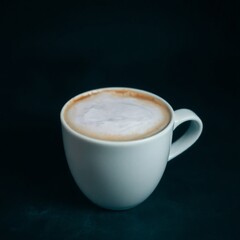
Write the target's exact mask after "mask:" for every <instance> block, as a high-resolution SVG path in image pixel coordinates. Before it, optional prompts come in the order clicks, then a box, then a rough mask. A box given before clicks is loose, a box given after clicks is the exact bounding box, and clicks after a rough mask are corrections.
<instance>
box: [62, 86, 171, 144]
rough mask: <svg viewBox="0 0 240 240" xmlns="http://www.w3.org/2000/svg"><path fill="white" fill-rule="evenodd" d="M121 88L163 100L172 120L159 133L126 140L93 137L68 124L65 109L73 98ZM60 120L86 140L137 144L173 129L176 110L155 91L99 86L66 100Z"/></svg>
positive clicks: (75, 134) (72, 131) (66, 127)
mask: <svg viewBox="0 0 240 240" xmlns="http://www.w3.org/2000/svg"><path fill="white" fill-rule="evenodd" d="M120 89H123V90H129V91H135V92H138V93H142V94H146V95H149V96H152V97H154V98H157V99H159V100H160V101H162V102H163V103H164V104H165V105H166V106H167V107H168V109H169V110H170V114H171V116H170V121H169V123H168V124H167V125H166V127H164V128H163V129H162V130H160V131H159V132H157V133H155V134H153V135H151V136H148V137H144V138H141V139H134V140H124V141H122V140H121V141H116V140H114V141H112V140H103V139H98V138H93V137H90V136H87V135H84V134H82V133H79V132H77V131H75V130H74V129H73V128H71V127H70V126H69V125H68V124H67V122H66V121H65V118H64V113H65V110H66V108H67V106H68V105H69V104H70V102H72V100H74V99H77V98H79V97H80V96H82V95H87V94H89V93H93V92H99V91H104V90H120ZM60 121H61V124H62V127H64V128H65V129H66V130H67V131H68V132H70V133H71V134H73V135H74V136H76V137H78V138H81V139H84V140H85V141H88V142H92V143H97V144H104V145H106V144H109V145H129V144H135V143H140V142H147V141H150V140H151V139H154V138H156V137H159V136H160V135H163V134H165V133H166V132H167V131H169V129H172V126H173V122H174V111H173V109H172V107H171V105H170V104H169V103H168V102H167V101H166V100H165V99H163V98H161V97H160V96H158V95H156V94H154V93H151V92H148V91H146V90H142V89H137V88H130V87H104V88H97V89H93V90H88V91H85V92H82V93H79V94H77V95H75V96H74V97H72V98H70V99H69V100H68V101H67V102H65V104H64V105H63V107H62V109H61V111H60Z"/></svg>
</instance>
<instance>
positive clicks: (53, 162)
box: [0, 0, 240, 240]
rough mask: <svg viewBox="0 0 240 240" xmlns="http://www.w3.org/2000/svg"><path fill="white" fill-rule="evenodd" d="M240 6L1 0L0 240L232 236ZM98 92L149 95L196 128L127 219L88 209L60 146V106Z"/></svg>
mask: <svg viewBox="0 0 240 240" xmlns="http://www.w3.org/2000/svg"><path fill="white" fill-rule="evenodd" d="M192 2H194V3H192ZM239 9H240V8H239V3H237V1H228V2H227V1H226V2H224V1H217V0H216V1H210V2H209V1H205V2H204V1H181V2H180V1H177V0H172V1H166V2H162V3H159V2H158V4H156V3H151V2H150V1H144V2H142V1H137V2H135V3H129V2H128V1H122V2H121V3H118V2H117V1H112V2H110V1H77V2H76V3H71V2H69V1H67V2H59V1H58V2H55V3H49V2H46V3H44V2H43V1H19V2H18V3H17V2H11V1H6V3H5V4H3V6H2V7H0V16H1V18H0V19H1V26H2V27H1V38H0V41H1V45H0V50H1V54H0V57H1V67H0V69H1V71H0V78H1V92H0V94H1V95H0V100H1V116H0V134H1V158H0V161H1V162H0V163H1V167H0V187H1V195H0V239H1V240H5V239H36V240H38V239H44V240H46V239H132V240H134V239H205V240H207V239H218V240H219V239H239V214H240V211H239V210H240V209H239V208H240V207H239V202H240V179H239V167H240V164H239V161H240V157H239V101H238V100H239V88H238V87H237V81H239V79H240V71H239V66H240V62H239V29H240V25H239V17H238V15H239ZM106 86H127V87H135V88H140V89H144V90H147V91H150V92H153V93H156V94H158V95H160V96H162V97H163V98H165V99H166V100H167V101H168V102H169V103H170V104H171V105H172V106H173V108H174V109H178V108H182V107H186V108H190V109H192V110H193V111H195V112H196V113H197V114H198V115H199V116H200V117H201V118H202V120H203V123H204V131H203V134H202V136H201V138H200V139H199V141H198V142H197V143H196V144H195V145H194V146H193V147H191V148H190V149H189V150H188V151H186V152H185V153H184V154H182V155H180V156H179V157H177V158H176V159H175V160H173V161H172V162H170V163H169V164H168V166H167V169H166V172H165V174H164V176H163V178H162V180H161V182H160V184H159V185H158V187H157V188H156V190H155V192H154V193H153V194H152V195H151V196H150V197H149V198H148V199H147V200H146V201H145V202H144V203H142V204H141V205H139V206H138V207H136V208H134V209H132V210H129V211H118V212H113V211H107V210H104V209H101V208H99V207H97V206H95V205H93V204H92V203H90V202H89V201H88V200H87V199H86V198H85V197H84V196H83V195H82V193H81V192H80V191H79V189H78V188H77V186H76V185H75V183H74V181H73V179H72V177H71V174H70V172H69V170H68V166H67V163H66V159H65V156H64V151H63V146H62V139H61V131H60V121H59V112H60V109H61V107H62V105H63V104H64V103H65V102H66V101H67V100H68V99H69V98H71V97H72V96H74V95H76V94H78V93H80V92H83V91H86V90H90V89H95V88H99V87H106Z"/></svg>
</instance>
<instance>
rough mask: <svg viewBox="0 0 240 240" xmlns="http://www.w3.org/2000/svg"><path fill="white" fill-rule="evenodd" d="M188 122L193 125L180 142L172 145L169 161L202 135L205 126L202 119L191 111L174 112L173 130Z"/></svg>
mask: <svg viewBox="0 0 240 240" xmlns="http://www.w3.org/2000/svg"><path fill="white" fill-rule="evenodd" d="M186 121H191V124H190V126H189V128H188V129H187V131H186V132H185V133H184V134H183V135H182V136H181V137H180V138H179V139H178V140H176V141H175V142H174V143H172V146H171V149H170V154H169V159H168V161H170V160H172V159H173V158H175V157H176V156H178V155H179V154H181V153H182V152H184V151H185V150H187V149H188V148H189V147H190V146H191V145H192V144H193V143H195V142H196V140H197V139H198V138H199V136H200V135H201V133H202V129H203V124H202V121H201V119H200V118H199V117H198V116H197V115H196V114H195V113H194V112H193V111H191V110H189V109H179V110H176V111H175V112H174V128H173V130H174V129H175V128H176V127H178V126H179V125H180V124H182V123H184V122H186Z"/></svg>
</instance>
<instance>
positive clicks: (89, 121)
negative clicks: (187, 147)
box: [65, 90, 170, 141]
mask: <svg viewBox="0 0 240 240" xmlns="http://www.w3.org/2000/svg"><path fill="white" fill-rule="evenodd" d="M65 120H66V122H67V123H68V125H69V126H70V127H71V128H72V129H74V130H75V131H77V132H79V133H82V134H84V135H86V136H89V137H93V138H96V139H102V140H110V141H129V140H136V139H142V138H145V137H148V136H151V135H153V134H155V133H157V132H159V131H161V130H162V129H163V128H165V127H166V126H167V124H168V123H169V121H170V112H169V110H168V108H167V106H166V105H165V104H164V103H163V102H162V101H160V100H159V99H156V98H153V97H150V96H148V95H147V94H143V93H138V92H134V91H129V90H105V91H104V90H102V91H99V92H92V93H91V94H88V95H83V96H80V97H79V98H76V99H73V100H72V101H70V103H69V104H68V106H67V108H66V110H65Z"/></svg>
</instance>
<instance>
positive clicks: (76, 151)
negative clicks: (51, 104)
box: [61, 88, 201, 210]
mask: <svg viewBox="0 0 240 240" xmlns="http://www.w3.org/2000/svg"><path fill="white" fill-rule="evenodd" d="M103 91H104V92H108V93H110V92H111V93H112V92H114V93H116V94H118V95H119V94H123V95H124V97H126V96H127V97H133V98H136V97H138V98H139V97H141V99H144V101H151V102H154V104H158V106H161V108H163V109H164V114H166V118H165V120H166V122H165V123H164V124H163V125H162V126H161V128H158V129H157V130H156V129H155V131H154V132H151V134H150V135H144V136H141V138H137V139H127V140H126V139H120V140H118V139H116V138H115V139H101V138H99V137H94V135H89V134H86V133H85V132H82V130H81V131H79V130H78V129H77V130H76V129H75V127H72V125H70V124H69V120H68V119H67V118H66V111H68V109H70V108H71V106H73V104H76V103H77V102H78V101H82V100H83V99H86V98H88V97H89V96H90V97H91V96H94V95H96V94H98V93H99V92H103ZM179 111H180V112H181V113H183V112H184V111H181V110H179ZM186 111H188V112H187V113H185V114H183V115H184V116H185V120H184V121H186V120H192V118H193V117H192V116H190V115H191V113H190V112H191V111H190V110H186ZM174 114H175V112H174V111H173V110H172V108H171V106H170V105H169V104H168V103H167V102H166V101H165V100H163V99H162V98H160V97H158V96H156V95H154V94H152V93H148V92H145V91H142V90H137V89H130V88H104V89H99V90H94V91H89V92H86V93H83V94H80V95H78V96H76V97H74V98H72V99H71V100H69V101H68V102H67V103H66V104H65V105H64V107H63V108H62V111H61V123H62V136H63V143H64V149H65V154H66V158H67V162H68V165H69V168H70V171H71V173H72V176H73V178H74V180H75V182H76V183H77V185H78V186H79V188H80V190H81V191H82V192H83V193H84V194H85V195H86V196H87V197H88V198H89V199H90V200H91V201H92V202H94V203H95V204H97V205H99V206H101V207H104V208H107V209H112V210H123V209H129V208H132V207H134V206H136V205H138V204H140V203H141V202H143V201H144V200H145V199H146V198H147V197H148V196H149V195H150V194H151V193H152V192H153V191H154V189H155V188H156V186H157V185H158V183H159V181H160V179H161V177H162V175H163V172H164V170H165V167H166V165H167V162H168V160H169V158H170V157H171V156H170V150H171V143H172V134H173V129H174V127H175V126H174V122H175V119H174V118H175V115H174ZM186 114H188V115H189V114H190V115H189V116H190V117H189V116H188V117H187V118H186V116H187V115H186ZM193 121H195V120H193ZM196 121H198V120H196ZM180 122H181V121H179V123H180ZM182 122H183V121H182ZM199 126H200V125H199ZM159 129H160V130H159ZM191 129H193V128H191ZM196 131H197V132H198V136H196V137H195V139H194V141H196V139H197V138H198V137H199V135H200V133H201V129H200V128H199V129H197V130H196V129H195V130H193V132H196ZM193 132H191V131H190V132H188V134H187V133H186V134H185V135H186V140H187V139H188V140H189V139H190V138H192V135H193V134H195V133H193ZM187 135H189V136H187ZM195 135H196V134H195ZM194 141H192V143H193V142H194ZM182 142H183V143H184V144H185V146H184V144H182V145H183V146H182V147H181V144H180V148H179V147H178V146H175V147H174V149H175V150H176V149H177V150H176V151H175V150H174V151H175V153H176V155H178V154H179V153H181V152H182V151H184V150H185V149H186V148H187V147H189V146H187V143H186V141H182ZM180 143H181V142H180ZM192 143H191V144H192ZM191 144H189V143H188V145H191Z"/></svg>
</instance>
